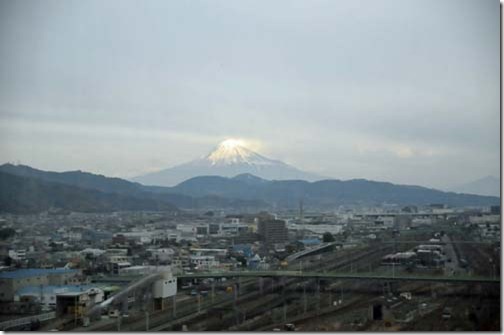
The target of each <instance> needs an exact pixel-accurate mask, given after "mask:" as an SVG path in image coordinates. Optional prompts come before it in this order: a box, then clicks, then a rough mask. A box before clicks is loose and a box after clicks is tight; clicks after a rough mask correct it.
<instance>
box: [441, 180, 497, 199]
mask: <svg viewBox="0 0 504 335" xmlns="http://www.w3.org/2000/svg"><path fill="white" fill-rule="evenodd" d="M500 189H501V187H500V179H499V178H496V177H493V176H487V177H484V178H481V179H478V180H475V181H472V182H469V183H466V184H462V185H459V186H456V187H453V188H452V189H451V190H452V191H454V192H460V193H470V194H477V195H492V196H496V197H499V196H500Z"/></svg>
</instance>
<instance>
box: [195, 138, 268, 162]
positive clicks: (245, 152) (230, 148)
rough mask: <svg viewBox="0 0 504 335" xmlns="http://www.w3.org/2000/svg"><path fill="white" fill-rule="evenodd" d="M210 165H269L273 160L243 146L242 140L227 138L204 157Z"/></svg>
mask: <svg viewBox="0 0 504 335" xmlns="http://www.w3.org/2000/svg"><path fill="white" fill-rule="evenodd" d="M205 159H206V160H208V161H209V162H210V163H211V165H230V164H243V163H245V164H250V165H271V164H272V163H273V162H272V161H271V160H270V159H267V158H266V157H263V156H261V155H259V154H257V153H255V152H253V151H252V150H250V149H248V148H246V147H245V144H244V143H243V141H240V140H235V139H227V140H225V141H222V142H221V143H220V144H219V145H218V147H217V148H216V149H215V150H214V151H212V152H211V153H210V154H208V155H207V156H206V157H205Z"/></svg>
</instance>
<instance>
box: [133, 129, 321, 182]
mask: <svg viewBox="0 0 504 335" xmlns="http://www.w3.org/2000/svg"><path fill="white" fill-rule="evenodd" d="M244 173H249V174H253V175H255V176H258V177H260V178H264V179H267V180H274V179H276V180H289V179H302V180H308V181H315V180H320V179H323V177H321V176H318V175H316V174H313V173H309V172H304V171H301V170H298V169H296V168H295V167H293V166H290V165H288V164H286V163H284V162H281V161H278V160H273V159H270V158H267V157H264V156H262V155H260V154H258V153H256V152H254V151H252V150H250V149H248V148H247V147H245V145H244V143H243V142H241V141H239V140H234V139H228V140H225V141H223V142H221V143H220V144H219V145H218V146H217V147H216V148H215V150H213V151H212V152H210V153H209V154H208V155H206V156H203V157H201V158H199V159H196V160H193V161H191V162H188V163H184V164H181V165H177V166H174V167H172V168H168V169H164V170H161V171H157V172H153V173H149V174H146V175H142V176H138V177H135V178H132V180H133V181H136V182H139V183H141V184H144V185H157V186H174V185H177V184H179V183H181V182H183V181H184V180H187V179H189V178H193V177H196V176H222V177H234V176H236V175H239V174H244Z"/></svg>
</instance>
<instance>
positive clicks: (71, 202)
mask: <svg viewBox="0 0 504 335" xmlns="http://www.w3.org/2000/svg"><path fill="white" fill-rule="evenodd" d="M53 208H57V209H63V210H69V211H76V212H112V211H119V210H131V211H133V210H155V211H178V209H177V207H175V206H173V205H172V204H170V203H168V202H167V201H161V200H156V199H152V198H146V197H143V198H140V197H134V196H126V195H121V194H117V193H105V192H100V191H97V190H91V189H83V188H79V187H75V186H69V185H65V184H62V183H57V182H48V181H44V180H41V179H36V178H30V177H21V176H15V175H12V174H9V173H4V172H0V212H9V213H38V212H42V211H46V210H50V209H53Z"/></svg>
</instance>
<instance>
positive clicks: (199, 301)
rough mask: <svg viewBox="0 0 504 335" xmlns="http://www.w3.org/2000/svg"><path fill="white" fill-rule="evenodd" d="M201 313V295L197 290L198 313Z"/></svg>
mask: <svg viewBox="0 0 504 335" xmlns="http://www.w3.org/2000/svg"><path fill="white" fill-rule="evenodd" d="M199 313H201V295H200V293H199V291H198V314H199Z"/></svg>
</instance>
